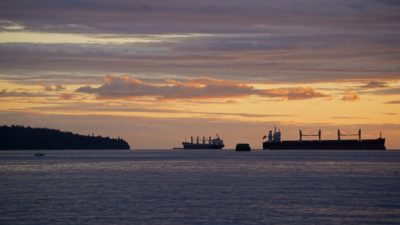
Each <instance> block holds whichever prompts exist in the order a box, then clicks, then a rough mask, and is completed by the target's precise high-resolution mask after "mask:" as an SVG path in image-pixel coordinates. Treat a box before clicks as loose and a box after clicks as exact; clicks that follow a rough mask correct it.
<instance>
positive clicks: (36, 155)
mask: <svg viewBox="0 0 400 225" xmlns="http://www.w3.org/2000/svg"><path fill="white" fill-rule="evenodd" d="M40 156H44V153H35V157H40Z"/></svg>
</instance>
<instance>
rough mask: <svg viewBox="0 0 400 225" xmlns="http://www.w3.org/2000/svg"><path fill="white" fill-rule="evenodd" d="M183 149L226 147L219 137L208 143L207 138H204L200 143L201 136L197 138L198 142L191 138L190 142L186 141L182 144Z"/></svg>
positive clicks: (209, 140) (209, 139)
mask: <svg viewBox="0 0 400 225" xmlns="http://www.w3.org/2000/svg"><path fill="white" fill-rule="evenodd" d="M182 145H183V149H222V148H223V147H225V145H224V141H223V140H222V139H221V138H220V137H219V136H218V134H217V136H216V137H215V138H213V139H211V136H210V137H209V138H208V140H207V141H206V138H205V137H203V139H202V141H201V142H200V139H199V136H197V138H196V142H194V141H193V137H190V142H187V141H186V140H185V141H184V142H182Z"/></svg>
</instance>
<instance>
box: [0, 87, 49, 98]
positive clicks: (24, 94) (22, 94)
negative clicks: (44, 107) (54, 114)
mask: <svg viewBox="0 0 400 225" xmlns="http://www.w3.org/2000/svg"><path fill="white" fill-rule="evenodd" d="M1 97H29V98H30V97H48V95H46V94H43V93H32V92H25V91H8V90H7V89H2V90H1V91H0V98H1Z"/></svg>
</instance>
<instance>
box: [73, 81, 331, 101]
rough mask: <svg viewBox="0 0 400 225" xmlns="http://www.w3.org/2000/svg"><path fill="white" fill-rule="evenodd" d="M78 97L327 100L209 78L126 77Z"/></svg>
mask: <svg viewBox="0 0 400 225" xmlns="http://www.w3.org/2000/svg"><path fill="white" fill-rule="evenodd" d="M76 91H77V92H81V93H89V94H95V95H97V97H98V98H101V99H113V98H122V99H129V98H136V97H155V98H157V99H161V100H167V99H211V98H232V97H245V96H250V95H258V96H261V97H270V98H282V99H287V100H302V99H310V98H319V97H327V96H328V95H325V94H323V93H321V92H318V91H316V90H314V89H312V88H301V87H298V88H279V89H268V90H258V89H254V88H253V87H252V86H249V85H246V84H241V83H239V82H236V81H231V80H218V79H213V78H208V77H201V78H196V79H187V80H184V81H177V80H167V81H166V82H165V83H164V84H161V85H157V84H149V83H145V82H143V81H141V80H139V79H136V78H133V77H129V76H122V77H121V76H111V75H107V76H106V77H105V83H104V84H103V85H101V86H100V87H96V88H95V87H91V86H84V87H80V88H78V89H77V90H76Z"/></svg>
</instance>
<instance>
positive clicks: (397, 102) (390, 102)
mask: <svg viewBox="0 0 400 225" xmlns="http://www.w3.org/2000/svg"><path fill="white" fill-rule="evenodd" d="M383 104H400V100H393V101H388V102H385V103H383Z"/></svg>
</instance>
